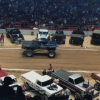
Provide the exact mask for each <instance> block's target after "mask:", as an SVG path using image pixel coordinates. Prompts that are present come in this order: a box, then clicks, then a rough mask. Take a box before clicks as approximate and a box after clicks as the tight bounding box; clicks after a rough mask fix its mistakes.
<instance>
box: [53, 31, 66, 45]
mask: <svg viewBox="0 0 100 100" xmlns="http://www.w3.org/2000/svg"><path fill="white" fill-rule="evenodd" d="M65 39H66V36H65V35H64V32H63V31H56V33H55V34H54V35H53V36H52V41H56V42H57V44H65Z"/></svg>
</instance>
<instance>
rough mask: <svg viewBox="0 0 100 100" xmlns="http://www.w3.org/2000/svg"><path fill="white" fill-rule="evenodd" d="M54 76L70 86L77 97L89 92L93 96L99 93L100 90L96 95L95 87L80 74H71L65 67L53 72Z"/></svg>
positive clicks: (61, 82) (66, 85)
mask: <svg viewBox="0 0 100 100" xmlns="http://www.w3.org/2000/svg"><path fill="white" fill-rule="evenodd" d="M51 76H52V77H53V78H58V79H59V80H60V82H59V83H60V84H62V85H64V86H65V87H67V88H69V89H70V90H71V92H72V93H74V96H75V98H77V97H79V98H81V97H84V96H85V95H87V94H89V95H91V96H92V98H95V97H96V96H98V95H99V92H98V93H96V94H95V95H94V87H93V85H91V84H90V83H89V81H88V82H86V81H85V80H84V78H83V77H82V76H81V75H80V74H71V73H69V72H67V71H65V70H63V69H61V70H58V71H56V72H53V73H52V74H51Z"/></svg>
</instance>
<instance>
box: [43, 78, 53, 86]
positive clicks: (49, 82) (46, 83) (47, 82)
mask: <svg viewBox="0 0 100 100" xmlns="http://www.w3.org/2000/svg"><path fill="white" fill-rule="evenodd" d="M52 83H53V80H52V79H50V80H48V81H46V82H42V86H47V85H50V84H52Z"/></svg>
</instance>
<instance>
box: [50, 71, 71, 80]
mask: <svg viewBox="0 0 100 100" xmlns="http://www.w3.org/2000/svg"><path fill="white" fill-rule="evenodd" d="M70 75H72V74H71V73H69V72H67V71H65V70H63V69H61V70H58V71H56V72H53V73H52V74H51V76H53V77H55V78H58V77H59V78H61V79H64V80H68V78H69V76H70Z"/></svg>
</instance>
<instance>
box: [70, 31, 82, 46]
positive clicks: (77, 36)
mask: <svg viewBox="0 0 100 100" xmlns="http://www.w3.org/2000/svg"><path fill="white" fill-rule="evenodd" d="M83 41H84V32H83V31H80V30H74V31H73V32H72V34H71V37H70V40H69V43H70V44H78V45H81V46H83Z"/></svg>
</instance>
